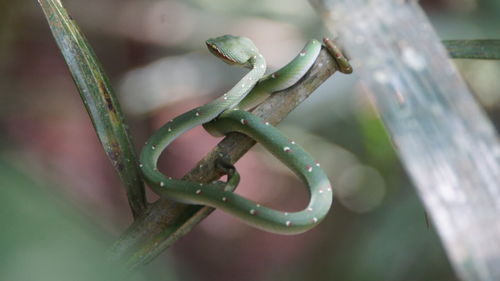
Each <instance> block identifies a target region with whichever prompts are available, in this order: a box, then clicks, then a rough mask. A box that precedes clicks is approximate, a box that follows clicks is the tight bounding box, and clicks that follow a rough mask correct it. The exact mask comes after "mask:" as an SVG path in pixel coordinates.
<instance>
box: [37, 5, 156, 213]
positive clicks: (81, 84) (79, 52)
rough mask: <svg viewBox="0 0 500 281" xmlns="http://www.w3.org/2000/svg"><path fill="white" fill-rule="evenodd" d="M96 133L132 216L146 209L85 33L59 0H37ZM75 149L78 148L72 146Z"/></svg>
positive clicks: (119, 118)
mask: <svg viewBox="0 0 500 281" xmlns="http://www.w3.org/2000/svg"><path fill="white" fill-rule="evenodd" d="M38 3H39V4H40V6H41V7H42V9H43V12H44V13H45V17H46V18H47V22H48V24H49V26H50V29H51V30H52V34H53V36H54V38H55V40H56V42H57V45H58V46H59V49H60V50H61V53H62V55H63V56H64V59H65V60H66V63H67V65H68V67H69V70H70V72H71V75H72V76H73V80H74V81H75V84H76V86H77V88H78V91H79V93H80V96H81V98H82V100H83V103H84V104H85V107H86V109H87V112H88V113H89V115H90V118H91V120H92V123H93V125H94V128H95V130H96V133H97V136H98V137H99V140H100V141H101V144H102V146H103V148H104V150H105V151H106V154H107V155H108V157H109V159H110V160H111V163H112V164H113V166H114V168H115V169H116V171H117V172H118V174H119V176H120V178H121V180H122V181H123V183H124V185H125V188H126V190H127V197H128V201H129V205H130V207H131V209H132V214H133V216H134V218H137V217H139V216H140V215H141V214H143V213H144V211H145V210H146V199H145V195H144V183H143V181H142V178H141V174H140V171H139V169H138V164H137V163H138V162H137V157H136V154H135V151H134V147H133V144H132V140H131V138H130V136H129V134H128V129H127V125H126V124H125V120H124V118H123V114H122V111H121V109H120V106H119V104H118V101H117V99H116V97H115V94H114V92H113V88H112V87H111V85H110V83H109V80H108V78H107V76H106V74H105V73H104V71H103V69H102V67H101V65H100V63H99V61H98V59H97V57H96V55H95V54H94V52H93V50H92V48H91V47H90V45H89V43H88V41H87V40H86V38H85V37H84V35H83V34H82V33H81V32H80V29H79V28H78V26H77V25H76V23H75V22H74V21H73V20H72V18H71V17H70V16H69V15H68V13H67V12H66V10H65V9H64V7H63V6H62V4H61V2H60V1H59V0H39V1H38ZM75 149H77V148H76V147H75Z"/></svg>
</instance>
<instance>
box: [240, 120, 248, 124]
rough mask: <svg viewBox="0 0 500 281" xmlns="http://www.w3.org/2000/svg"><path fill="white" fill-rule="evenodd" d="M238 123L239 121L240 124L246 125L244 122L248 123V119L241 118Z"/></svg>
mask: <svg viewBox="0 0 500 281" xmlns="http://www.w3.org/2000/svg"><path fill="white" fill-rule="evenodd" d="M240 123H241V124H242V125H246V124H247V123H248V121H247V120H245V119H241V120H240Z"/></svg>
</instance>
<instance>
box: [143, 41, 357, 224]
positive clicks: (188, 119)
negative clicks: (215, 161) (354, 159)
mask: <svg viewBox="0 0 500 281" xmlns="http://www.w3.org/2000/svg"><path fill="white" fill-rule="evenodd" d="M325 43H326V45H327V47H329V48H328V49H329V51H330V52H331V53H332V54H333V57H334V58H335V60H336V62H337V64H338V66H339V67H338V68H339V69H340V71H342V72H344V73H350V72H352V68H351V67H350V65H349V63H348V61H347V59H346V58H345V57H344V56H343V55H342V53H341V52H340V51H339V49H338V48H336V47H335V46H334V45H332V44H331V41H325ZM206 44H207V47H208V49H209V50H210V52H212V53H213V54H214V55H216V56H217V57H218V58H220V59H222V60H223V61H224V62H226V63H228V64H231V65H238V66H244V67H246V68H249V69H250V71H249V72H248V73H247V74H246V75H245V76H244V77H243V78H242V79H241V80H240V81H239V82H238V83H237V84H236V85H235V86H234V87H233V88H232V89H231V90H229V91H228V92H227V93H225V94H224V95H222V96H220V97H219V98H217V99H215V100H213V101H212V102H210V103H207V104H205V105H203V106H200V107H197V108H195V109H192V110H190V111H188V112H186V113H184V114H182V115H180V116H178V117H176V118H174V119H172V120H170V121H169V122H167V123H166V124H165V125H163V126H162V127H161V128H160V129H158V130H157V131H156V132H155V133H154V134H153V136H151V138H150V139H149V140H148V141H147V142H146V145H145V146H144V148H143V149H142V152H141V156H140V168H141V171H142V174H143V176H144V178H145V180H146V182H147V183H148V185H149V186H150V187H151V188H152V189H153V191H154V192H155V193H157V194H158V195H160V196H162V197H166V198H169V199H173V200H176V201H181V202H189V203H194V204H202V205H208V206H211V207H215V208H219V209H221V210H223V211H225V212H227V213H229V214H232V215H234V216H236V217H238V218H240V219H241V220H242V221H244V222H245V223H248V224H250V225H253V226H255V227H257V228H260V229H262V230H265V231H269V232H274V233H280V234H295V233H301V232H304V231H306V230H308V229H310V228H312V227H314V226H315V225H316V224H318V223H319V222H320V221H321V220H322V219H323V218H324V217H325V216H326V214H327V212H328V210H329V209H330V206H331V204H332V188H331V186H330V182H329V180H328V178H327V176H326V175H325V173H324V172H323V170H322V169H321V168H320V165H319V164H318V163H317V162H315V161H314V160H313V159H312V157H311V156H310V155H309V154H308V153H307V152H305V151H304V150H303V149H302V148H301V147H300V146H299V145H297V144H296V143H295V142H293V141H290V140H289V139H288V138H287V137H285V136H284V135H283V134H282V133H281V132H280V131H279V130H278V129H276V128H275V127H273V126H272V125H270V124H269V123H267V122H264V121H263V120H262V119H260V118H258V117H257V116H255V115H253V114H251V113H249V112H248V111H245V110H248V109H251V108H253V107H255V106H256V105H258V104H259V103H261V102H262V101H264V100H265V99H266V98H268V97H269V96H270V95H271V94H272V93H273V92H276V91H280V90H283V89H286V88H288V87H290V86H292V85H294V84H295V83H296V82H297V81H298V80H300V79H301V78H302V77H303V76H304V74H305V73H306V72H307V71H308V70H309V68H310V67H311V66H312V65H313V63H314V61H315V60H316V58H317V56H318V55H319V52H320V50H321V44H320V43H319V42H318V41H317V40H310V41H309V42H308V43H307V44H306V46H305V47H304V48H303V50H302V51H301V52H300V53H299V55H297V57H296V58H294V59H293V60H292V61H291V62H290V63H288V64H287V65H286V66H285V67H283V68H282V69H280V70H278V71H276V72H274V73H273V74H270V75H266V76H265V75H264V74H265V71H266V61H265V59H264V57H263V56H262V55H261V54H260V53H259V51H258V49H257V47H256V46H255V45H254V44H253V43H252V41H251V40H250V39H248V38H246V37H239V36H232V35H224V36H220V37H217V38H212V39H209V40H207V41H206ZM198 125H204V127H205V129H207V131H209V133H211V134H213V135H216V136H220V135H224V134H227V133H229V132H240V133H243V134H245V135H248V136H249V137H251V138H253V139H254V140H256V141H257V142H259V143H260V144H262V145H263V146H264V147H265V148H266V149H267V150H269V151H270V152H271V153H272V154H273V155H274V156H275V157H277V158H278V159H279V160H280V161H281V162H283V163H284V164H285V165H286V166H287V167H289V168H290V169H291V170H292V171H293V172H294V173H295V174H296V175H297V176H299V178H301V179H302V181H304V182H305V183H306V185H307V187H308V190H309V193H310V201H309V204H308V205H307V207H306V208H305V209H304V210H302V211H298V212H284V211H279V210H275V209H272V208H268V207H265V206H262V205H260V204H259V203H256V202H254V201H251V200H249V199H246V198H244V197H242V196H240V195H237V194H235V193H233V190H234V189H235V188H236V185H237V184H238V183H239V174H238V173H237V171H236V170H235V169H234V167H233V166H232V165H231V164H229V163H227V162H226V163H224V161H221V163H223V164H222V165H221V166H225V171H226V173H227V176H228V180H227V182H222V181H215V182H212V183H208V184H202V183H197V182H191V181H184V180H178V179H172V178H171V177H167V176H165V175H164V174H162V173H161V172H160V171H158V169H157V162H158V158H159V156H160V154H161V153H162V151H163V150H164V149H165V148H166V147H167V146H168V145H169V144H170V143H171V142H172V141H174V140H175V139H176V138H177V137H179V136H180V135H182V134H183V133H184V132H186V131H188V130H190V129H192V128H194V127H195V126H198ZM222 158H223V157H222ZM222 158H221V159H222Z"/></svg>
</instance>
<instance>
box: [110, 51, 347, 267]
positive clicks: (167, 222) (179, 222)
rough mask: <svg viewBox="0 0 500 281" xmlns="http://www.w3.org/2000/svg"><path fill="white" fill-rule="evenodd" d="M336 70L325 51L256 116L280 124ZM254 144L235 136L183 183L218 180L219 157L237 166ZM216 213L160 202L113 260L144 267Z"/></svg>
mask: <svg viewBox="0 0 500 281" xmlns="http://www.w3.org/2000/svg"><path fill="white" fill-rule="evenodd" d="M336 70H337V65H336V63H335V61H334V60H333V59H332V57H331V56H330V55H329V53H328V52H327V51H326V50H325V49H324V48H323V50H322V51H321V53H320V55H319V56H318V58H317V59H316V62H315V63H314V65H313V67H312V68H311V70H310V71H309V72H308V74H306V76H305V77H304V78H303V79H301V81H299V83H297V84H296V85H295V86H293V87H291V88H289V89H287V90H284V91H282V92H279V93H276V94H274V95H273V96H272V97H271V98H269V99H268V100H266V101H265V102H264V103H262V104H261V105H259V106H258V107H257V108H256V109H255V110H254V111H253V113H254V114H255V115H257V116H259V117H261V118H263V119H264V120H266V121H268V122H269V123H271V124H277V123H279V122H280V121H281V120H282V119H283V118H284V117H285V116H286V115H288V113H290V112H291V111H292V110H293V109H294V108H295V107H297V106H298V105H299V104H300V103H301V102H303V101H304V100H305V99H306V98H307V97H308V96H309V95H310V94H311V93H312V92H313V91H314V90H315V89H316V88H317V87H318V86H319V85H321V84H322V83H323V82H324V81H325V80H326V79H327V78H328V77H330V76H331V75H332V74H333V73H334V72H335V71H336ZM254 144H255V142H254V141H253V140H252V139H251V138H249V137H247V136H245V135H242V134H239V133H232V134H230V135H228V136H227V137H226V138H224V139H223V140H222V141H221V142H220V143H219V144H218V145H217V146H216V147H215V148H214V149H213V150H212V151H211V152H210V153H209V154H208V155H207V156H205V157H204V158H203V159H202V160H201V161H200V162H198V164H197V165H196V167H195V168H194V169H192V170H191V171H190V172H189V173H188V174H186V175H185V176H184V179H186V180H191V181H197V182H201V183H207V182H210V181H213V180H216V179H217V178H219V177H220V176H221V174H220V173H219V172H218V171H217V169H216V168H215V167H214V160H215V159H216V157H217V155H218V153H220V152H223V153H225V154H227V155H229V156H230V157H231V159H232V161H233V162H236V161H237V160H238V159H239V158H240V157H242V156H243V155H244V154H245V153H246V152H247V151H248V150H249V149H250V148H251V147H252V146H253V145H254ZM213 210H214V209H213V208H211V207H204V206H199V205H185V204H180V203H177V202H173V201H170V200H166V199H160V200H158V201H157V202H155V203H154V204H152V205H151V207H150V208H149V210H148V212H147V213H146V215H145V216H144V217H143V218H141V219H139V220H137V221H135V222H134V223H133V224H132V225H131V226H130V227H129V229H128V230H127V231H126V232H125V233H124V234H123V235H122V237H121V238H120V239H119V240H118V241H117V242H116V243H115V244H114V245H113V247H112V248H111V250H110V254H111V256H112V258H113V259H116V260H122V261H123V262H125V263H126V264H127V266H128V267H129V268H130V269H134V268H136V267H139V266H141V265H144V264H146V263H148V262H149V261H151V260H152V259H153V258H155V257H156V256H157V255H158V254H160V253H161V252H162V251H164V250H165V249H166V248H168V247H169V246H171V245H172V244H173V243H175V242H176V241H177V240H178V239H179V238H180V237H182V236H184V235H185V234H186V233H188V232H189V231H190V230H191V229H192V228H193V227H194V226H196V225H197V224H198V223H199V222H200V221H201V220H203V219H204V218H206V217H207V216H208V215H209V214H210V213H211V212H212V211H213Z"/></svg>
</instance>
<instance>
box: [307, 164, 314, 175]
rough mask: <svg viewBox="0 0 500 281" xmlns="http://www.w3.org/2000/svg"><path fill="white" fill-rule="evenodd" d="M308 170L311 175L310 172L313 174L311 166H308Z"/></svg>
mask: <svg viewBox="0 0 500 281" xmlns="http://www.w3.org/2000/svg"><path fill="white" fill-rule="evenodd" d="M306 170H307V171H308V172H309V173H310V172H312V170H313V167H311V166H309V165H307V166H306Z"/></svg>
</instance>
